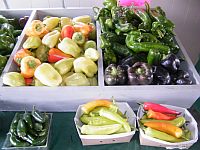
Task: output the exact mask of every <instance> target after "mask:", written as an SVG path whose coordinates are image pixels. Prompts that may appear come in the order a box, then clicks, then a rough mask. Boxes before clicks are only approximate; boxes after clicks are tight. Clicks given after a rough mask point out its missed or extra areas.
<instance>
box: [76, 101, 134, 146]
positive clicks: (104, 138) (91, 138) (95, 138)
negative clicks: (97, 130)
mask: <svg viewBox="0 0 200 150" xmlns="http://www.w3.org/2000/svg"><path fill="white" fill-rule="evenodd" d="M116 104H117V106H118V107H119V110H120V111H121V112H122V113H123V114H124V113H125V112H126V117H127V119H128V122H129V124H130V125H131V126H134V127H135V128H136V115H135V113H134V112H133V110H132V109H131V107H130V106H129V105H128V103H125V102H121V103H120V102H117V103H116ZM81 107H82V105H80V106H79V107H78V109H77V111H76V115H75V117H74V122H75V126H76V129H77V132H78V135H79V137H80V139H81V142H82V144H83V145H100V144H111V143H112V144H113V143H124V142H130V140H131V139H132V137H133V135H134V134H135V130H133V131H131V132H128V133H120V134H112V135H82V134H81V132H80V129H79V128H78V127H81V126H82V125H83V123H82V122H81V121H80V119H79V118H80V116H81V115H82V114H83V111H82V110H81Z"/></svg>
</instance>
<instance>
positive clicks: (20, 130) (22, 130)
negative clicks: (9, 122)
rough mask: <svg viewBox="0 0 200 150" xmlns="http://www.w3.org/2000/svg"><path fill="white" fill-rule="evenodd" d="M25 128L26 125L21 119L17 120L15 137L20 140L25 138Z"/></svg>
mask: <svg viewBox="0 0 200 150" xmlns="http://www.w3.org/2000/svg"><path fill="white" fill-rule="evenodd" d="M26 133H27V128H26V123H25V121H24V120H23V119H19V121H18V124H17V135H18V136H19V137H21V138H23V137H26Z"/></svg>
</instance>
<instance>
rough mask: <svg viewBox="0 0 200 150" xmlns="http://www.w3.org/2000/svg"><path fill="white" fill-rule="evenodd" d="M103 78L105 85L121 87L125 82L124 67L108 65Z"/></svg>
mask: <svg viewBox="0 0 200 150" xmlns="http://www.w3.org/2000/svg"><path fill="white" fill-rule="evenodd" d="M104 78H105V83H106V84H107V85H123V84H125V83H126V81H127V75H126V67H125V66H121V65H118V66H117V65H115V64H110V65H109V66H108V67H107V68H106V69H105V74H104Z"/></svg>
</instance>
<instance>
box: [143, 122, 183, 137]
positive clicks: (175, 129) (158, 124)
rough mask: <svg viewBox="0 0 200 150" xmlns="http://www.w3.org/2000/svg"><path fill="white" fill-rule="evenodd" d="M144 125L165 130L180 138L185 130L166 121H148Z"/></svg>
mask: <svg viewBox="0 0 200 150" xmlns="http://www.w3.org/2000/svg"><path fill="white" fill-rule="evenodd" d="M144 126H147V127H150V128H152V129H156V130H159V131H162V132H165V133H167V134H170V135H172V136H174V137H176V138H180V137H181V136H182V135H183V130H182V129H181V128H179V127H176V126H175V125H172V124H170V123H166V122H147V123H144Z"/></svg>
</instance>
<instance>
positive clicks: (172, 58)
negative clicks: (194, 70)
mask: <svg viewBox="0 0 200 150" xmlns="http://www.w3.org/2000/svg"><path fill="white" fill-rule="evenodd" d="M161 65H162V66H163V67H164V68H165V69H167V70H168V71H169V72H171V73H176V72H177V71H178V69H179V67H180V60H179V58H178V57H177V56H176V55H175V54H169V55H167V56H166V58H165V59H163V60H162V61H161Z"/></svg>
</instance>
